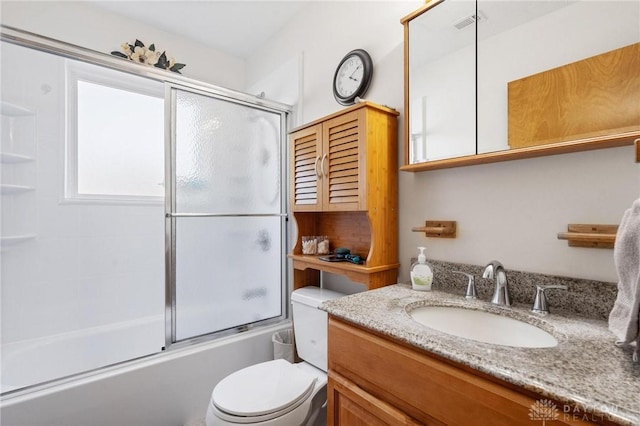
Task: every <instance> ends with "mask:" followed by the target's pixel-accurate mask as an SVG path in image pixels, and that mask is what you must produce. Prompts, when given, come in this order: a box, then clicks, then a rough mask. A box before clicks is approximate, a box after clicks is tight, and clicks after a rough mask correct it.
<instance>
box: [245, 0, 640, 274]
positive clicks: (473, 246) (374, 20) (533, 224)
mask: <svg viewBox="0 0 640 426" xmlns="http://www.w3.org/2000/svg"><path fill="white" fill-rule="evenodd" d="M421 4H422V2H417V1H415V2H393V3H390V2H371V3H369V2H322V3H314V4H313V5H312V6H311V7H309V8H308V9H305V10H303V11H302V12H301V13H300V14H299V15H298V16H297V17H296V19H295V20H293V21H292V22H290V23H289V24H288V25H287V26H286V27H284V28H283V29H282V31H281V32H280V33H279V34H277V35H276V36H275V37H273V38H272V39H271V40H269V41H268V42H267V43H266V45H265V47H264V48H263V49H261V51H260V52H259V53H257V54H256V55H254V56H253V57H251V58H249V59H248V60H247V64H248V71H247V82H248V84H251V82H252V81H254V80H257V79H258V76H260V75H262V74H265V73H269V72H270V71H271V70H272V69H275V68H276V67H277V65H278V64H279V63H283V62H285V61H286V59H288V58H290V57H291V56H293V55H295V54H298V53H300V52H303V53H304V75H303V80H304V92H303V99H304V102H303V103H304V111H303V113H302V116H303V118H304V121H305V122H306V121H310V120H313V119H316V118H319V117H321V116H323V115H326V114H329V113H332V112H335V111H337V110H339V109H340V108H341V107H340V105H338V104H337V103H336V102H335V100H334V99H333V96H332V92H331V82H332V78H333V73H334V71H335V67H336V66H337V64H338V62H339V61H340V59H341V58H342V57H343V55H344V54H346V53H347V52H348V51H350V50H351V49H354V48H364V49H366V50H367V51H369V53H370V54H371V56H372V58H373V61H374V66H375V71H374V78H373V81H372V85H371V87H370V89H369V92H368V94H367V95H366V98H367V99H369V100H371V101H374V102H377V103H381V104H385V105H389V106H392V107H394V108H398V109H399V110H401V112H402V105H403V74H402V72H403V54H402V37H403V32H402V26H401V25H400V23H399V20H400V18H402V17H403V16H404V15H406V14H408V13H409V12H410V11H412V10H414V9H416V8H418V7H419V6H420V5H421ZM329 23H330V24H329ZM401 122H402V118H401ZM400 136H401V135H400ZM398 146H399V149H400V150H401V151H400V152H403V151H402V150H403V149H404V147H403V144H402V141H401V140H400V141H399V144H398ZM400 158H403V156H402V155H400ZM639 195H640V167H639V166H638V165H637V164H636V163H634V160H633V150H632V148H631V147H622V148H612V149H606V150H597V151H591V152H585V153H575V154H564V155H557V156H551V157H544V158H535V159H528V160H518V161H511V162H507V163H497V164H488V165H478V166H471V167H463V168H456V169H450V170H440V171H432V172H422V173H415V174H412V173H405V172H401V173H400V183H399V196H400V229H399V240H400V262H401V264H402V268H401V276H400V278H401V281H407V280H408V269H409V265H410V258H411V257H412V256H414V257H415V256H416V254H417V250H416V249H415V247H416V246H418V245H424V244H425V243H426V246H427V254H428V256H429V257H431V258H433V259H438V260H447V261H453V262H466V263H471V264H476V265H484V264H485V263H487V262H488V261H490V260H492V259H498V260H500V261H502V262H503V263H504V264H505V266H506V267H507V268H509V269H519V270H524V271H529V272H539V273H548V274H557V275H563V276H572V277H579V278H588V279H596V280H604V281H610V282H615V281H617V274H616V272H615V267H614V264H613V256H612V254H613V252H612V251H611V250H600V249H583V248H569V247H568V246H567V243H566V241H559V240H557V239H556V234H557V233H558V232H562V231H565V230H566V226H567V224H569V223H603V224H616V223H619V221H620V219H621V217H622V214H623V213H624V210H625V209H627V208H628V207H629V206H630V205H631V203H632V202H633V200H635V199H636V198H638V196H639ZM426 219H441V220H456V221H458V237H457V238H456V239H453V240H448V239H429V240H425V237H424V235H423V234H419V233H413V232H411V227H414V226H419V225H422V224H423V223H424V221H425V220H426Z"/></svg>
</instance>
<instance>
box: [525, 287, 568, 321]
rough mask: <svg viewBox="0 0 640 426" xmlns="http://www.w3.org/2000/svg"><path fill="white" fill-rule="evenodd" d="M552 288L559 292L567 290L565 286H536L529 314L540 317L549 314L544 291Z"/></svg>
mask: <svg viewBox="0 0 640 426" xmlns="http://www.w3.org/2000/svg"><path fill="white" fill-rule="evenodd" d="M554 288H557V289H561V290H567V289H568V287H567V286H566V285H536V298H535V300H534V301H533V307H532V308H531V312H533V313H535V314H540V315H547V314H548V313H549V304H548V303H547V295H546V293H545V290H549V289H554Z"/></svg>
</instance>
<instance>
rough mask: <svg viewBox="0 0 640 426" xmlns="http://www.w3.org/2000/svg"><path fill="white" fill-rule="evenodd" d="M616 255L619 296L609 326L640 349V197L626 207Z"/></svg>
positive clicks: (621, 339) (624, 341)
mask: <svg viewBox="0 0 640 426" xmlns="http://www.w3.org/2000/svg"><path fill="white" fill-rule="evenodd" d="M613 259H614V261H615V264H616V269H617V271H618V279H619V281H618V296H617V297H616V301H615V303H614V305H613V309H612V310H611V313H610V314H609V330H611V331H612V332H613V333H614V334H615V335H616V337H617V338H618V341H617V342H616V343H617V344H619V345H624V344H629V343H632V342H635V345H636V347H635V351H634V353H633V360H634V361H636V362H637V361H638V351H639V350H640V323H639V321H640V318H639V316H640V199H637V200H636V201H634V203H633V205H632V206H631V208H629V209H628V210H627V211H625V213H624V216H623V217H622V222H621V223H620V227H619V228H618V233H617V235H616V243H615V246H614V249H613Z"/></svg>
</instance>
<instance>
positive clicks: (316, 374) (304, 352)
mask: <svg viewBox="0 0 640 426" xmlns="http://www.w3.org/2000/svg"><path fill="white" fill-rule="evenodd" d="M342 296H344V294H342V293H338V292H335V291H331V290H323V289H320V288H318V287H304V288H301V289H298V290H296V291H294V292H293V293H292V294H291V304H292V305H293V322H294V331H295V341H296V348H297V350H298V355H299V356H300V358H302V359H303V360H304V362H301V363H298V364H291V363H290V362H288V361H285V360H282V359H277V360H274V361H267V362H262V363H260V364H256V365H252V366H249V367H246V368H243V369H242V370H239V371H236V372H235V373H232V374H230V375H228V376H227V377H225V378H224V379H222V380H221V381H220V383H218V384H217V385H216V387H215V388H214V389H213V392H212V394H211V401H210V402H209V407H208V409H207V418H206V422H207V426H215V425H238V424H245V425H246V424H260V426H271V425H286V426H294V425H325V424H326V402H327V313H326V312H324V311H322V310H320V309H318V307H319V306H320V305H321V304H322V302H324V301H325V300H330V299H335V298H338V297H342Z"/></svg>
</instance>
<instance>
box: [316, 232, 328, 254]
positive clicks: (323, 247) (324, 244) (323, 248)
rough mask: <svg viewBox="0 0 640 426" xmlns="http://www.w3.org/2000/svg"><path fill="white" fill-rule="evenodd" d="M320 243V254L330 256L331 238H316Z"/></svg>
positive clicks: (321, 236) (323, 236)
mask: <svg viewBox="0 0 640 426" xmlns="http://www.w3.org/2000/svg"><path fill="white" fill-rule="evenodd" d="M316 241H317V243H318V254H329V237H327V236H326V235H319V236H317V237H316Z"/></svg>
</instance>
